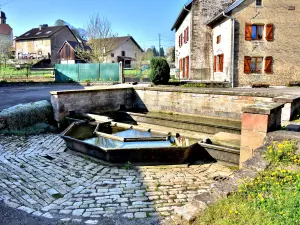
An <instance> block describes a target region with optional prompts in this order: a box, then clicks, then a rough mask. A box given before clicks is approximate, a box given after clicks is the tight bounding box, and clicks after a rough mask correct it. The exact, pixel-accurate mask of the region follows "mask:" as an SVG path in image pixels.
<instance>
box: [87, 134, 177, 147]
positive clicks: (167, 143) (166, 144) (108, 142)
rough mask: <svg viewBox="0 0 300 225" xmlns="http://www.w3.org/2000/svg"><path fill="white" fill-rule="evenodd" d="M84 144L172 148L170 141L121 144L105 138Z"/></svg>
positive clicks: (91, 140) (93, 139)
mask: <svg viewBox="0 0 300 225" xmlns="http://www.w3.org/2000/svg"><path fill="white" fill-rule="evenodd" d="M84 142H86V143H89V144H93V145H97V146H99V147H103V148H159V147H171V146H173V144H172V142H171V141H136V142H121V141H116V140H112V139H109V138H105V137H94V138H90V139H87V140H84Z"/></svg>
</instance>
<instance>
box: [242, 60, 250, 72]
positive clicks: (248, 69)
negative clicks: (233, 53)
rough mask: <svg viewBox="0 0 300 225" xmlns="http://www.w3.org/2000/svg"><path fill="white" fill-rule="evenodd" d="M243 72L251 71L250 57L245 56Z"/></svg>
mask: <svg viewBox="0 0 300 225" xmlns="http://www.w3.org/2000/svg"><path fill="white" fill-rule="evenodd" d="M244 73H251V57H249V56H245V61H244Z"/></svg>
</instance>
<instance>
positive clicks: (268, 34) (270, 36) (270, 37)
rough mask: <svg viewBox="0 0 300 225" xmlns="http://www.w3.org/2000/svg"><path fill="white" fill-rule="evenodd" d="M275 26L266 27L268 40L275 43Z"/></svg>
mask: <svg viewBox="0 0 300 225" xmlns="http://www.w3.org/2000/svg"><path fill="white" fill-rule="evenodd" d="M273 36H274V35H273V24H267V25H266V40H267V41H273Z"/></svg>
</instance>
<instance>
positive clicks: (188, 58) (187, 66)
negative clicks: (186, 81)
mask: <svg viewBox="0 0 300 225" xmlns="http://www.w3.org/2000/svg"><path fill="white" fill-rule="evenodd" d="M189 61H190V57H189V56H187V57H186V58H185V64H186V72H185V76H186V77H187V78H188V77H189V66H190V64H189Z"/></svg>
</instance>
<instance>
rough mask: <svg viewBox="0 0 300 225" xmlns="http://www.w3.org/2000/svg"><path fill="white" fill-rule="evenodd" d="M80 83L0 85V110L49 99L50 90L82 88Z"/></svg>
mask: <svg viewBox="0 0 300 225" xmlns="http://www.w3.org/2000/svg"><path fill="white" fill-rule="evenodd" d="M83 88H84V87H83V86H80V85H38V86H31V85H29V86H11V87H0V111H1V110H3V109H6V108H8V107H11V106H14V105H17V104H22V103H29V102H35V101H40V100H50V93H49V92H50V91H59V90H74V89H83Z"/></svg>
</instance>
